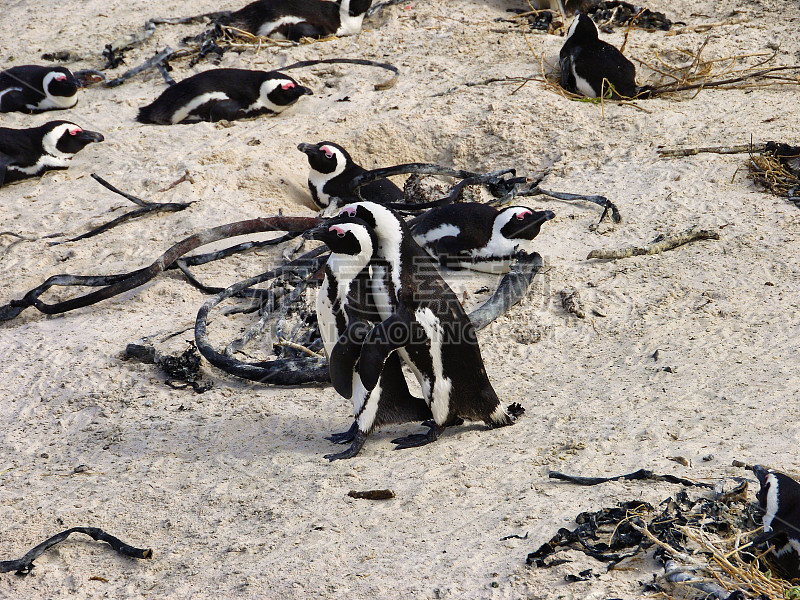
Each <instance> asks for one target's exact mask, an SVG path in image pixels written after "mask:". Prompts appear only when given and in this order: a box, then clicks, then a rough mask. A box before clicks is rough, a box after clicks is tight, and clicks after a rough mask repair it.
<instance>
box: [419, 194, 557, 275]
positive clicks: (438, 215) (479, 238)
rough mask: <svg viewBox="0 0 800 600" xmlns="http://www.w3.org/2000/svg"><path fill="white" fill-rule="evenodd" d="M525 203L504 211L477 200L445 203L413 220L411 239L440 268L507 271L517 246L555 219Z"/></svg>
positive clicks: (489, 271)
mask: <svg viewBox="0 0 800 600" xmlns="http://www.w3.org/2000/svg"><path fill="white" fill-rule="evenodd" d="M554 217H555V214H554V213H552V212H551V211H549V210H545V211H533V210H531V209H530V208H527V207H525V206H512V207H510V208H506V209H504V210H497V209H496V208H494V207H492V206H489V205H487V204H480V203H478V202H463V203H458V204H446V205H444V206H440V207H437V208H433V209H431V210H429V211H428V212H426V213H425V214H423V215H421V216H419V217H417V218H416V219H414V220H413V223H412V225H411V231H412V232H413V233H414V240H416V242H417V243H418V244H419V245H420V246H422V247H423V248H425V250H427V251H428V253H429V254H430V255H431V256H432V257H433V258H436V259H438V260H439V264H440V265H442V266H443V267H449V268H451V269H461V268H466V269H472V270H475V271H484V272H487V273H507V272H508V270H509V267H510V264H511V259H512V257H513V255H514V253H516V252H517V251H518V250H519V247H520V245H522V244H525V242H527V241H530V240H532V239H533V238H535V237H536V236H537V235H539V229H540V228H541V226H542V225H543V224H544V223H545V222H547V221H549V220H550V219H552V218H554Z"/></svg>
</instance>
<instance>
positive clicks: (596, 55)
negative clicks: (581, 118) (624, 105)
mask: <svg viewBox="0 0 800 600" xmlns="http://www.w3.org/2000/svg"><path fill="white" fill-rule="evenodd" d="M559 57H560V60H559V64H560V66H561V87H563V88H564V89H565V90H567V91H568V92H572V93H574V94H582V95H583V96H586V97H587V98H599V97H601V96H604V95H606V94H607V93H608V91H609V89H610V86H613V93H612V98H620V97H623V98H633V97H634V96H636V92H637V90H636V68H635V67H634V66H633V63H632V62H631V61H629V60H628V59H627V58H625V57H624V56H623V55H622V52H620V51H619V50H617V49H616V48H615V47H614V46H612V45H611V44H609V43H607V42H604V41H602V40H601V39H600V38H599V37H598V32H597V26H596V25H595V24H594V21H592V19H591V18H590V17H588V16H587V15H584V14H581V15H578V16H577V17H575V20H574V21H572V25H570V28H569V32H568V33H567V39H566V41H565V42H564V45H563V46H562V47H561V52H560V54H559Z"/></svg>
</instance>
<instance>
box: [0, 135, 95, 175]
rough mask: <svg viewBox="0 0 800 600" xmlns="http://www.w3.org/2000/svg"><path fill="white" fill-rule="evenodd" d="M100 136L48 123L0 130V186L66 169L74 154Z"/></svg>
mask: <svg viewBox="0 0 800 600" xmlns="http://www.w3.org/2000/svg"><path fill="white" fill-rule="evenodd" d="M102 141H103V136H102V135H101V134H99V133H95V132H94V131H86V130H84V129H82V128H81V127H79V126H78V125H76V124H75V123H70V122H69V121H50V122H49V123H45V124H44V125H42V126H40V127H32V128H30V129H11V128H8V127H0V186H2V185H3V183H11V182H13V181H19V180H20V179H26V178H28V177H38V176H40V175H41V174H42V173H44V172H45V171H48V170H50V169H66V168H67V167H68V166H69V161H70V160H71V159H72V157H73V156H75V154H77V153H78V152H80V151H81V150H83V149H84V148H85V147H86V145H87V144H91V143H92V142H102Z"/></svg>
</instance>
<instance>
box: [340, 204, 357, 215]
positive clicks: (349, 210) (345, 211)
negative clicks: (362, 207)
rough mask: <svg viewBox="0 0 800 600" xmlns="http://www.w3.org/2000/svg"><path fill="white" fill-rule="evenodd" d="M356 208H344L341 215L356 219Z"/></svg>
mask: <svg viewBox="0 0 800 600" xmlns="http://www.w3.org/2000/svg"><path fill="white" fill-rule="evenodd" d="M356 212H357V211H356V208H355V207H353V206H348V207H347V208H343V209H342V212H340V213H339V214H340V215H347V216H348V217H355V216H356Z"/></svg>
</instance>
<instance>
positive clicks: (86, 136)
mask: <svg viewBox="0 0 800 600" xmlns="http://www.w3.org/2000/svg"><path fill="white" fill-rule="evenodd" d="M78 139H79V140H82V141H84V142H86V143H87V144H90V143H92V142H102V141H103V140H104V139H106V138H104V137H103V134H102V133H97V132H96V131H86V130H85V129H84V130H83V131H81V132H80V133H79V134H78Z"/></svg>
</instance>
